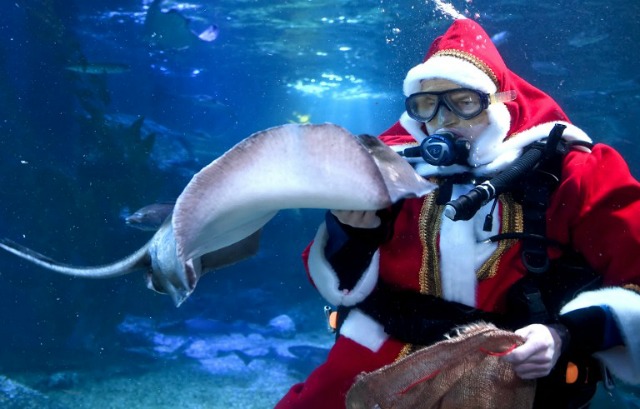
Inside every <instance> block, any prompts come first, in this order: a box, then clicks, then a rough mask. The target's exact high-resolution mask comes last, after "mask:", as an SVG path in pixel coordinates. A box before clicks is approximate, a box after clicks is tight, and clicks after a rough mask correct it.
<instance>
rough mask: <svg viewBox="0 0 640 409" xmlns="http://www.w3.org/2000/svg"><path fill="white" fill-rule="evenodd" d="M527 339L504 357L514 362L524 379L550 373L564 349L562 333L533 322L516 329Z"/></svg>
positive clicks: (517, 371) (517, 332)
mask: <svg viewBox="0 0 640 409" xmlns="http://www.w3.org/2000/svg"><path fill="white" fill-rule="evenodd" d="M515 333H516V334H518V335H520V336H521V337H523V338H524V339H525V342H524V344H522V345H520V346H519V347H518V348H516V349H514V350H513V351H512V352H510V353H509V354H507V355H505V356H504V357H503V358H502V359H504V360H505V361H507V362H511V363H512V364H513V369H514V370H515V372H516V374H517V375H518V376H519V377H520V378H522V379H536V378H541V377H543V376H547V375H549V373H550V372H551V370H552V369H553V367H554V366H555V364H556V362H558V358H559V357H560V352H561V349H562V340H561V338H560V335H559V334H558V332H557V331H556V329H555V328H553V327H548V326H546V325H542V324H532V325H528V326H526V327H524V328H520V329H519V330H517V331H515Z"/></svg>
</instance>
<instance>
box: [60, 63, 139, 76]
mask: <svg viewBox="0 0 640 409" xmlns="http://www.w3.org/2000/svg"><path fill="white" fill-rule="evenodd" d="M64 68H65V69H66V70H68V71H72V72H77V73H79V74H87V75H104V74H123V73H125V72H129V71H130V70H131V67H129V66H128V65H127V64H119V63H83V64H72V65H67V66H66V67H64Z"/></svg>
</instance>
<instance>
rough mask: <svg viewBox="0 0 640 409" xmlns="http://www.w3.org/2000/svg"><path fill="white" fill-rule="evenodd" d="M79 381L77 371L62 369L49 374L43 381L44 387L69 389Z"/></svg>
mask: <svg viewBox="0 0 640 409" xmlns="http://www.w3.org/2000/svg"><path fill="white" fill-rule="evenodd" d="M79 381H80V375H79V374H78V373H77V372H70V371H63V372H55V373H53V374H51V375H50V376H49V377H48V378H47V379H46V381H45V382H44V385H43V386H44V387H45V388H46V389H71V388H73V387H74V386H76V385H77V384H78V382H79Z"/></svg>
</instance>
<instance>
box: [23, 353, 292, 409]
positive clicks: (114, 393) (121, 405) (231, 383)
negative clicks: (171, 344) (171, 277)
mask: <svg viewBox="0 0 640 409" xmlns="http://www.w3.org/2000/svg"><path fill="white" fill-rule="evenodd" d="M251 366H252V370H251V371H247V372H246V373H244V374H242V375H240V374H231V375H218V374H216V375H213V374H210V373H208V372H206V371H205V370H203V369H202V368H201V367H200V365H199V364H198V363H197V362H192V361H186V360H180V361H178V360H176V361H173V362H163V363H157V364H151V365H144V366H139V365H135V367H128V368H126V367H123V366H118V367H115V366H114V367H106V368H103V369H102V370H90V371H74V373H75V374H77V375H78V380H77V382H76V383H75V384H74V385H73V386H72V387H70V388H67V389H58V390H47V391H43V393H45V394H46V395H47V396H48V397H49V398H50V399H51V400H52V401H53V402H56V403H58V404H60V405H61V406H62V407H66V408H69V409H84V408H87V409H89V408H92V409H94V408H103V409H125V408H126V409H132V408H150V409H151V408H153V409H164V408H167V409H169V408H172V409H175V408H184V409H196V408H210V409H214V408H228V409H232V408H238V409H240V408H244V409H248V408H261V409H262V408H272V407H273V406H274V405H275V403H276V402H278V400H279V399H280V398H281V397H282V396H283V395H284V394H285V393H286V392H287V391H288V389H289V388H290V387H291V385H293V384H294V383H296V382H299V381H301V380H302V375H301V374H289V372H290V371H289V370H288V369H287V368H286V367H285V366H282V365H279V364H278V363H273V362H267V361H259V360H255V361H253V362H252V363H251ZM261 366H263V367H264V370H263V371H261V368H260V367H261ZM44 377H45V375H44V374H39V373H28V374H25V373H23V374H14V375H13V376H11V378H12V379H14V380H15V381H17V382H20V383H22V384H24V385H26V386H29V387H32V388H34V389H38V387H37V386H38V385H39V384H41V383H42V379H44ZM41 391H42V390H41Z"/></svg>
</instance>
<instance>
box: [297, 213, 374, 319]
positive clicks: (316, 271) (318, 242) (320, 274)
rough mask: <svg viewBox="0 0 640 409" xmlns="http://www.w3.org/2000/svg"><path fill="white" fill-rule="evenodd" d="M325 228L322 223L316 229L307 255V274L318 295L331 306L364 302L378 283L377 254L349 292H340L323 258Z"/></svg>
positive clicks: (326, 237) (336, 279)
mask: <svg viewBox="0 0 640 409" xmlns="http://www.w3.org/2000/svg"><path fill="white" fill-rule="evenodd" d="M328 237H329V236H328V234H327V226H326V225H325V224H324V223H322V224H321V225H320V227H319V228H318V232H317V233H316V237H315V239H314V240H313V244H312V245H311V251H310V253H309V274H310V275H311V279H312V280H313V283H314V284H315V286H316V288H317V289H318V291H319V292H320V294H321V295H322V296H323V297H324V298H325V299H326V300H327V301H328V302H329V303H331V304H333V305H336V306H339V305H344V306H346V307H351V306H353V305H356V304H357V303H359V302H360V301H362V300H364V299H365V298H366V297H367V296H368V295H369V294H371V292H372V291H373V288H374V287H375V285H376V282H377V281H378V260H379V257H380V255H379V252H378V251H376V252H375V253H374V255H373V258H372V259H371V264H370V265H369V267H368V268H367V269H366V270H365V271H364V273H362V277H360V279H359V280H358V282H357V283H356V286H355V287H354V288H353V289H352V290H351V291H346V290H340V289H339V288H338V287H339V285H340V281H339V280H338V275H337V274H336V272H335V270H334V269H333V268H332V267H331V265H330V264H329V262H328V261H327V259H326V258H325V256H324V248H325V247H326V245H327V239H328Z"/></svg>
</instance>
